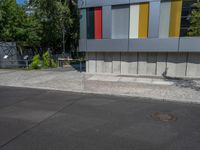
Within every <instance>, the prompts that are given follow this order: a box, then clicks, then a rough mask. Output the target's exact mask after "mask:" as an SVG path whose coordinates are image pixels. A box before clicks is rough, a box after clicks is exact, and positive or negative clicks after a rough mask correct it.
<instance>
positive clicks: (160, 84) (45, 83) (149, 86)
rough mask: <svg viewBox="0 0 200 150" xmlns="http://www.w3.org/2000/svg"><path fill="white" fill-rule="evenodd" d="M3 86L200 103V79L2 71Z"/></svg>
mask: <svg viewBox="0 0 200 150" xmlns="http://www.w3.org/2000/svg"><path fill="white" fill-rule="evenodd" d="M0 85H1V86H14V87H28V88H40V89H50V90H61V91H72V92H82V93H98V94H109V95H125V96H134V97H145V98H152V99H157V100H163V101H165V100H167V101H178V102H187V103H200V81H197V80H196V81H194V80H172V79H153V78H136V77H126V76H114V75H92V74H85V73H79V72H77V71H69V70H63V69H53V70H39V71H34V70H32V71H22V70H0Z"/></svg>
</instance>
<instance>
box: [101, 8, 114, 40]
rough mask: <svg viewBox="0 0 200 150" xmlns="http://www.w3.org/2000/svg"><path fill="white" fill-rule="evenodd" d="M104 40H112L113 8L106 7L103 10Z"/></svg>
mask: <svg viewBox="0 0 200 150" xmlns="http://www.w3.org/2000/svg"><path fill="white" fill-rule="evenodd" d="M102 9H103V26H102V27H103V39H110V38H111V20H112V9H111V6H104V7H103V8H102Z"/></svg>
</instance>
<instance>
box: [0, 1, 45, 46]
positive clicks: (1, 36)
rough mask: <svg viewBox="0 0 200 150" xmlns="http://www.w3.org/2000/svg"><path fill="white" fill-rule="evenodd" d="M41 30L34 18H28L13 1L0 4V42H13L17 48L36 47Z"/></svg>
mask: <svg viewBox="0 0 200 150" xmlns="http://www.w3.org/2000/svg"><path fill="white" fill-rule="evenodd" d="M41 34H42V28H41V24H40V22H39V21H38V19H37V18H36V17H35V16H28V15H26V13H25V9H24V8H23V7H22V6H19V5H17V4H16V1H15V0H1V2H0V40H3V41H15V42H17V44H18V46H19V47H24V46H29V47H38V46H39V45H40V41H41Z"/></svg>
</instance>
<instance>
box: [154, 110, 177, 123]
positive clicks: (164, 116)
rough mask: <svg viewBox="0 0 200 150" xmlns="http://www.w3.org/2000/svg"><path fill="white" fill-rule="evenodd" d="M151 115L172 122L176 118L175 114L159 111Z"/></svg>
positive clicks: (159, 119) (156, 118)
mask: <svg viewBox="0 0 200 150" xmlns="http://www.w3.org/2000/svg"><path fill="white" fill-rule="evenodd" d="M151 116H152V118H153V119H155V120H158V121H162V122H172V121H176V120H177V118H176V117H175V116H173V115H171V114H167V113H161V112H155V113H153V114H152V115H151Z"/></svg>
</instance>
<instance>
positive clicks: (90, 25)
mask: <svg viewBox="0 0 200 150" xmlns="http://www.w3.org/2000/svg"><path fill="white" fill-rule="evenodd" d="M87 38H88V39H94V8H88V9H87Z"/></svg>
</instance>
